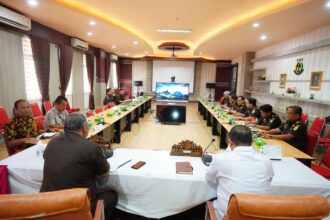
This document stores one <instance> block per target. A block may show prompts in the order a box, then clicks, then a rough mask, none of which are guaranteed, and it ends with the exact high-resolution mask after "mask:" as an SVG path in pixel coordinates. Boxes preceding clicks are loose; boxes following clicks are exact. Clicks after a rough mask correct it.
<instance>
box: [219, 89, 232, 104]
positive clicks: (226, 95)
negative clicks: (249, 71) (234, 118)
mask: <svg viewBox="0 0 330 220" xmlns="http://www.w3.org/2000/svg"><path fill="white" fill-rule="evenodd" d="M229 95H230V91H225V92H224V93H223V97H221V98H220V104H221V105H229V103H230V97H229Z"/></svg>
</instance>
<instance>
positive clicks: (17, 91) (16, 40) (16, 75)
mask: <svg viewBox="0 0 330 220" xmlns="http://www.w3.org/2000/svg"><path fill="white" fill-rule="evenodd" d="M0 94H1V95H0V106H1V107H4V108H5V109H6V111H7V113H8V115H9V117H10V116H11V115H12V109H13V105H14V102H15V101H16V100H18V99H25V98H26V91H25V75H24V60H23V45H22V37H21V36H19V35H16V34H13V33H8V32H6V31H3V30H0Z"/></svg>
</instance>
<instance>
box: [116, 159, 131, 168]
mask: <svg viewBox="0 0 330 220" xmlns="http://www.w3.org/2000/svg"><path fill="white" fill-rule="evenodd" d="M131 161H132V159H130V160H128V161H126V162H125V163H122V164H120V165H119V166H118V167H117V168H116V170H117V169H118V168H120V167H122V166H124V165H125V164H127V163H128V162H131Z"/></svg>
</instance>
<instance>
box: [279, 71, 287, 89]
mask: <svg viewBox="0 0 330 220" xmlns="http://www.w3.org/2000/svg"><path fill="white" fill-rule="evenodd" d="M285 86H286V73H282V74H280V83H279V87H280V88H285Z"/></svg>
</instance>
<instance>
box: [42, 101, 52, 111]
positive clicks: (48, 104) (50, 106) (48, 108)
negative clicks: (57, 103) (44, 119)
mask: <svg viewBox="0 0 330 220" xmlns="http://www.w3.org/2000/svg"><path fill="white" fill-rule="evenodd" d="M43 105H44V108H45V110H46V112H48V111H49V110H50V109H51V108H52V104H51V103H50V101H44V102H43Z"/></svg>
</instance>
